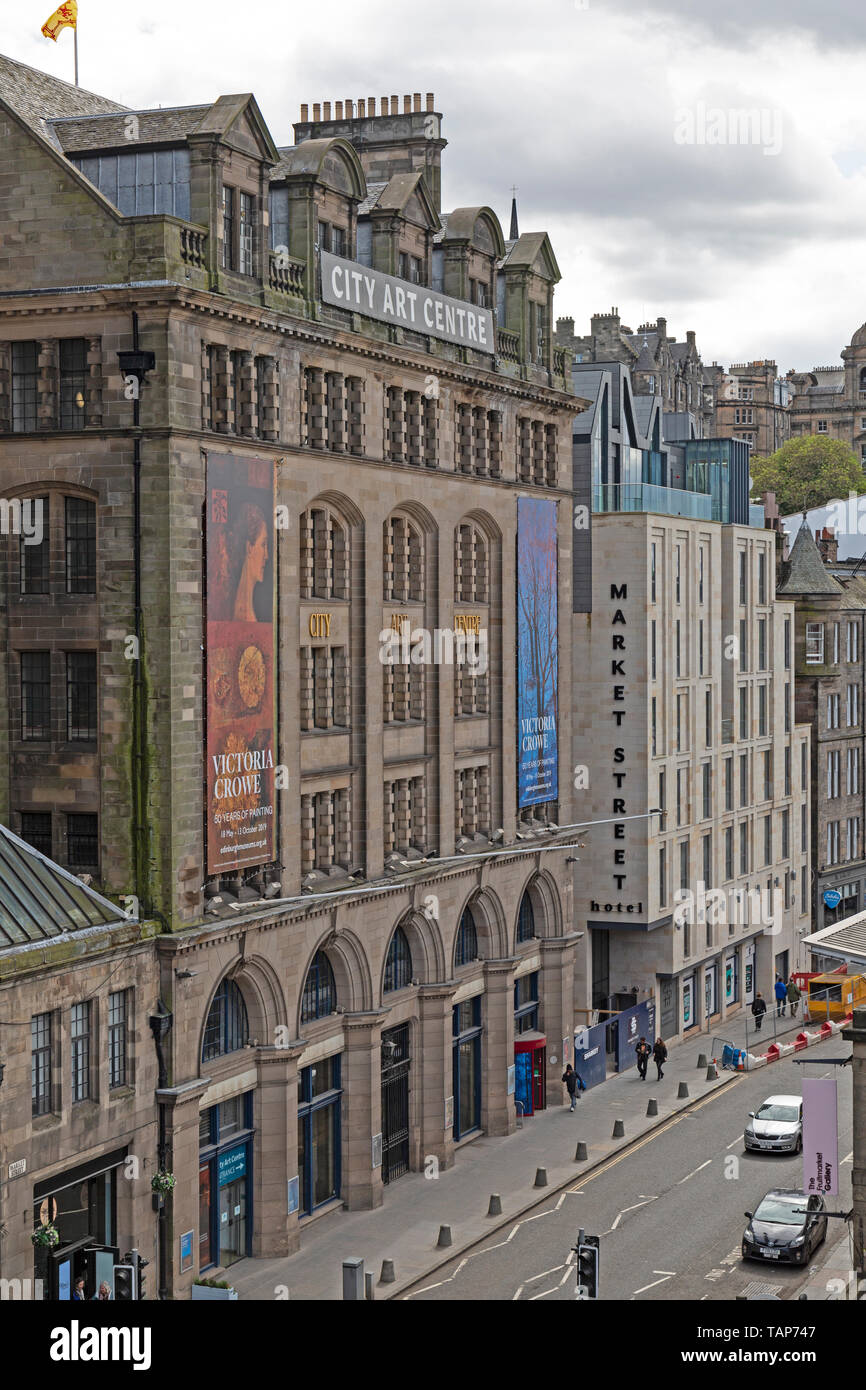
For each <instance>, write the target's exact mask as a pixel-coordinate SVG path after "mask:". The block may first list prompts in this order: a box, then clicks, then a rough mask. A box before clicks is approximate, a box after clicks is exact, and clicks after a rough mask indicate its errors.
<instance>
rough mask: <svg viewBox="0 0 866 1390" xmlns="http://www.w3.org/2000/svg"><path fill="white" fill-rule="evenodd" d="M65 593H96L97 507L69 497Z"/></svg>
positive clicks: (67, 500)
mask: <svg viewBox="0 0 866 1390" xmlns="http://www.w3.org/2000/svg"><path fill="white" fill-rule="evenodd" d="M66 592H67V593H68V594H95V593H96V505H95V503H93V502H88V501H86V499H84V498H81V497H67V498H66Z"/></svg>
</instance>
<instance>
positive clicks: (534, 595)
mask: <svg viewBox="0 0 866 1390" xmlns="http://www.w3.org/2000/svg"><path fill="white" fill-rule="evenodd" d="M557 637H558V615H557V539H556V503H555V502H550V501H547V500H546V499H543V498H536V497H519V498H518V499H517V721H518V753H517V804H518V806H536V805H539V804H540V803H542V802H545V801H556V800H557V798H558V796H559V749H558V740H557V722H558V704H557V701H558V695H559V691H558V685H559V681H558V675H559V647H558V641H557Z"/></svg>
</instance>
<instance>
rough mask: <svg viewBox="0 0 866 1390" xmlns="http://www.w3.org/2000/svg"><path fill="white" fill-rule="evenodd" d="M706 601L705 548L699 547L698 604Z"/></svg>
mask: <svg viewBox="0 0 866 1390" xmlns="http://www.w3.org/2000/svg"><path fill="white" fill-rule="evenodd" d="M703 601H704V547H703V546H702V545H701V546H698V603H703Z"/></svg>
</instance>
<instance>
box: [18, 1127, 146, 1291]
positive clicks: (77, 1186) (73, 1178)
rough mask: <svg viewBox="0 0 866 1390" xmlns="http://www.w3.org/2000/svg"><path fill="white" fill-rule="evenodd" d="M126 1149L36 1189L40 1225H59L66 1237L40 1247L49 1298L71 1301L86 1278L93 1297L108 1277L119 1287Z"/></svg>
mask: <svg viewBox="0 0 866 1390" xmlns="http://www.w3.org/2000/svg"><path fill="white" fill-rule="evenodd" d="M125 1158H126V1149H116V1150H114V1152H112V1153H109V1154H106V1155H104V1156H103V1157H101V1158H98V1159H93V1160H91V1162H89V1163H82V1164H79V1165H78V1166H77V1167H75V1168H69V1169H67V1170H66V1172H64V1173H58V1174H56V1175H55V1176H54V1177H52V1178H46V1179H45V1180H44V1181H42V1182H38V1183H36V1184H35V1185H34V1188H33V1225H34V1229H36V1228H38V1227H40V1226H42V1227H46V1226H53V1227H54V1228H55V1230H56V1231H57V1234H58V1236H59V1237H60V1239H59V1243H58V1244H57V1245H55V1246H54V1247H53V1248H49V1247H47V1246H36V1247H34V1261H35V1275H36V1277H37V1278H40V1279H42V1280H43V1288H44V1293H45V1297H46V1298H48V1299H51V1300H57V1299H59V1300H62V1301H65V1300H67V1299H71V1298H72V1295H73V1291H74V1290H75V1289H76V1287H77V1286H78V1285H79V1282H80V1280H82V1279H83V1280H84V1297H85V1298H87V1299H90V1298H92V1297H93V1295H94V1294H95V1293H96V1291H97V1289H98V1288H99V1285H100V1284H101V1283H102V1282H103V1280H104V1281H105V1282H106V1283H108V1284H109V1286H110V1287H111V1288H112V1289H113V1287H114V1265H115V1264H116V1263H117V1262H118V1259H119V1247H118V1245H117V1199H118V1192H119V1190H120V1178H121V1171H122V1167H123V1163H124V1160H125Z"/></svg>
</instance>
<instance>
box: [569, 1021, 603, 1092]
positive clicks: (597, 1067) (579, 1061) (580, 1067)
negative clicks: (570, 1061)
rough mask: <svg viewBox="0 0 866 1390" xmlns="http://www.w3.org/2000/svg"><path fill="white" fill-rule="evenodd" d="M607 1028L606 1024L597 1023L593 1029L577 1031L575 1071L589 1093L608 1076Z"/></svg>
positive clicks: (575, 1035)
mask: <svg viewBox="0 0 866 1390" xmlns="http://www.w3.org/2000/svg"><path fill="white" fill-rule="evenodd" d="M606 1027H607V1025H606V1024H604V1023H597V1024H595V1025H594V1026H593V1027H592V1028H577V1029H576V1030H575V1034H574V1070H575V1071H576V1072H577V1074H578V1076H579V1077H580V1079H581V1081H582V1082H583V1084H584V1086H585V1087H586V1089H587V1090H588V1091H589V1090H590V1089H591V1088H592V1087H593V1086H598V1085H599V1084H600V1082H602V1081H604V1079H605V1077H606V1075H607V1054H606V1052H605V1037H604V1035H605V1031H606Z"/></svg>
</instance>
